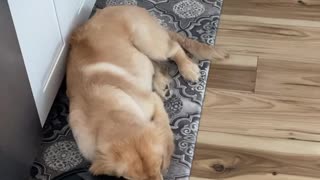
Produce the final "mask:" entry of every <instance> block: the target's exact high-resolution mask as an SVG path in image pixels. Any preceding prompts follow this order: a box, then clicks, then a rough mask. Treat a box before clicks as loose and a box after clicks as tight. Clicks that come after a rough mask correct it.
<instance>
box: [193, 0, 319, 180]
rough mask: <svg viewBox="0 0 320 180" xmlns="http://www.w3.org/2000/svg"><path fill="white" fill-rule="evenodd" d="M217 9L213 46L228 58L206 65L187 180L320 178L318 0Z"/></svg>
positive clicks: (259, 1) (240, 3)
mask: <svg viewBox="0 0 320 180" xmlns="http://www.w3.org/2000/svg"><path fill="white" fill-rule="evenodd" d="M222 12H223V15H222V18H221V22H220V27H219V31H218V33H217V34H218V36H217V39H216V46H218V47H222V48H225V49H227V50H228V51H229V52H230V53H231V54H232V55H233V59H231V60H229V61H228V60H227V61H226V62H224V63H221V62H219V63H220V64H213V65H212V67H211V69H210V74H209V78H208V86H207V87H208V88H207V92H206V98H205V103H204V105H203V112H202V118H201V122H200V132H199V136H198V141H197V145H196V153H195V157H194V159H195V160H194V163H193V167H192V178H191V179H194V180H209V179H225V180H316V179H320V0H268V1H265V0H224V6H223V11H222ZM237 56H238V57H237ZM241 56H243V57H241ZM231 57H232V56H231ZM248 57H251V58H252V59H254V58H255V59H257V65H256V66H257V69H256V70H255V69H254V68H251V69H250V68H248V67H254V63H249V65H248V61H246V60H247V59H248ZM250 62H254V61H250Z"/></svg>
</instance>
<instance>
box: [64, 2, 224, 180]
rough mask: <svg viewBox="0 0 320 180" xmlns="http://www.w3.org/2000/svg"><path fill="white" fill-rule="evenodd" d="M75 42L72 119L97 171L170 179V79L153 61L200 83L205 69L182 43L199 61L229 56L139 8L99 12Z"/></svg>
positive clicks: (139, 179)
mask: <svg viewBox="0 0 320 180" xmlns="http://www.w3.org/2000/svg"><path fill="white" fill-rule="evenodd" d="M70 42H71V51H70V55H69V58H68V64H67V94H68V96H69V99H70V117H69V124H70V127H71V129H72V131H73V135H74V137H75V139H76V141H77V144H78V147H79V149H80V151H81V153H82V154H83V156H84V157H85V158H86V159H88V160H89V161H91V162H92V165H91V167H90V171H91V172H92V173H93V174H95V175H100V174H108V175H115V176H123V177H126V178H128V179H133V180H160V179H162V172H163V171H164V170H165V169H167V168H168V166H169V164H170V158H171V155H172V153H173V150H174V144H173V134H172V131H171V129H170V126H169V119H168V115H167V113H166V112H165V109H164V106H163V102H162V100H161V98H160V96H159V95H158V94H160V95H161V93H162V91H163V89H164V86H165V85H166V83H167V76H165V75H164V74H163V73H161V71H160V70H159V67H157V66H155V67H154V65H153V64H152V61H151V60H153V61H158V62H159V61H167V60H168V58H171V59H172V60H174V61H175V62H176V63H177V65H178V67H179V71H180V73H181V74H182V76H183V77H184V78H186V79H187V80H191V81H196V80H197V79H198V78H199V68H198V66H197V65H196V64H194V63H193V62H192V61H191V60H190V59H189V57H188V56H187V55H186V54H185V52H184V50H183V49H182V47H183V48H185V49H186V50H188V51H190V52H191V53H192V54H193V55H194V56H196V57H198V58H209V59H213V58H221V59H223V58H224V57H225V56H226V55H225V54H224V53H223V52H219V51H216V50H215V49H214V48H212V47H210V46H207V45H203V44H201V43H198V42H196V41H193V40H189V39H187V38H185V37H183V36H180V35H178V34H176V33H173V32H168V31H166V30H164V29H163V28H162V27H161V26H160V25H159V24H157V22H156V21H155V20H154V19H153V17H151V16H150V15H149V14H148V12H147V11H146V10H144V9H142V8H138V7H133V6H119V7H108V8H105V9H104V10H101V11H99V12H97V14H96V15H95V16H93V17H92V18H91V19H90V20H89V21H88V22H87V23H86V24H84V25H83V26H81V27H80V28H78V29H77V30H76V31H75V32H74V33H73V35H72V39H71V41H70ZM180 45H181V46H182V47H181V46H180ZM150 59H151V60H150ZM153 76H154V79H153ZM153 87H154V89H155V90H156V91H157V93H158V94H157V93H155V92H153Z"/></svg>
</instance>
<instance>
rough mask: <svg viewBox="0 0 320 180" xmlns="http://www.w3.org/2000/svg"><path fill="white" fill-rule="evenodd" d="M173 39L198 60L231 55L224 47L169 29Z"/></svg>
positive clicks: (217, 58) (218, 58)
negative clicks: (219, 47) (202, 41)
mask: <svg viewBox="0 0 320 180" xmlns="http://www.w3.org/2000/svg"><path fill="white" fill-rule="evenodd" d="M168 33H169V36H170V38H171V39H172V40H174V41H177V42H178V43H179V44H180V46H182V48H184V49H185V50H187V51H188V52H189V53H190V54H191V55H193V56H194V57H195V58H196V59H197V60H205V59H207V60H211V61H213V60H223V59H226V58H228V57H229V54H228V53H227V52H225V51H224V50H222V49H217V48H214V47H213V46H210V45H208V44H205V43H200V42H198V41H197V40H193V39H190V38H187V37H185V36H183V35H180V34H179V33H176V32H173V31H168Z"/></svg>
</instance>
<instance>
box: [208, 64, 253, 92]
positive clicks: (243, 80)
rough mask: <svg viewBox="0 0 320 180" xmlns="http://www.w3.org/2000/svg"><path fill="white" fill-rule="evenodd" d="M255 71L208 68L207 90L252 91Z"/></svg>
mask: <svg viewBox="0 0 320 180" xmlns="http://www.w3.org/2000/svg"><path fill="white" fill-rule="evenodd" d="M256 74H257V73H256V71H251V70H249V71H248V70H232V69H219V68H215V67H211V68H210V72H209V77H208V84H207V87H209V88H219V89H232V90H241V91H251V92H252V91H254V88H255V81H256Z"/></svg>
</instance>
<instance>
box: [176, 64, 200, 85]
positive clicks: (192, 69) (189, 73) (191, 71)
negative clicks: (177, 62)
mask: <svg viewBox="0 0 320 180" xmlns="http://www.w3.org/2000/svg"><path fill="white" fill-rule="evenodd" d="M179 71H180V74H181V75H182V76H183V78H184V79H186V80H188V81H191V82H197V81H198V80H199V78H200V68H199V67H198V65H197V64H194V63H192V62H188V63H186V64H184V65H183V66H181V67H180V69H179Z"/></svg>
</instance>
